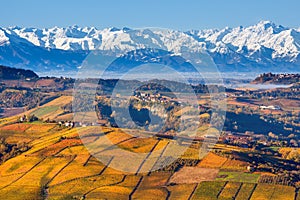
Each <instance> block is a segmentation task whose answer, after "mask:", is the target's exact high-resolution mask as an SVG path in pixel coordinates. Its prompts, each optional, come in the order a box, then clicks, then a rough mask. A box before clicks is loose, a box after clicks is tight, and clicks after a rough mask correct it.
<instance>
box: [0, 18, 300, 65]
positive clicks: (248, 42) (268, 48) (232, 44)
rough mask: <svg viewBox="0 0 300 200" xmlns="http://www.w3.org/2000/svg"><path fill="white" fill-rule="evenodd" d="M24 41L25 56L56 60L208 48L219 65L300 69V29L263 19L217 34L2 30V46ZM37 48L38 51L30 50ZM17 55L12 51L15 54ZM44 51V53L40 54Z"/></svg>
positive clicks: (75, 28)
mask: <svg viewBox="0 0 300 200" xmlns="http://www.w3.org/2000/svg"><path fill="white" fill-rule="evenodd" d="M25 43H26V45H25V46H26V48H27V49H26V50H25V49H23V47H22V49H23V50H24V52H26V51H27V52H29V53H30V52H39V51H40V49H45V50H46V51H51V53H53V52H55V55H56V57H60V56H59V55H57V54H58V53H61V52H63V51H61V50H64V51H68V52H69V53H68V54H72V52H77V53H78V52H85V53H84V54H82V55H85V54H86V53H88V52H89V51H92V50H104V51H110V52H113V53H115V54H122V53H124V52H127V51H131V50H135V49H140V48H156V49H163V50H167V51H171V52H174V53H176V54H180V53H182V52H185V51H191V52H199V51H200V50H206V51H207V52H208V53H210V54H211V56H212V57H213V59H214V60H215V62H216V63H217V65H219V66H236V67H238V66H239V65H240V66H243V67H245V66H250V67H252V66H254V65H257V66H258V67H266V66H268V67H273V66H275V67H280V66H287V65H289V64H293V65H294V66H293V68H295V67H296V68H299V69H300V67H299V66H300V29H292V28H286V27H283V26H281V25H276V24H274V23H272V22H270V21H261V22H259V23H258V24H256V25H253V26H249V27H236V28H228V27H226V28H224V29H221V30H218V29H210V30H193V31H187V32H182V31H175V30H167V29H147V28H144V29H129V28H123V29H119V28H115V27H113V28H106V29H103V30H99V29H97V28H95V27H84V28H82V27H78V26H69V27H66V28H59V27H53V28H45V29H37V28H20V27H9V28H0V47H1V46H2V47H3V48H4V46H7V48H8V46H9V45H10V44H13V45H14V48H15V45H16V44H18V45H21V44H25ZM23 46H24V45H23ZM28 48H29V49H28ZM35 48H40V49H39V50H32V49H35ZM2 51H3V52H6V54H5V55H6V56H8V53H7V52H9V51H8V50H7V49H2ZM17 51H18V50H17V49H16V48H15V49H14V51H13V52H14V56H16V53H17ZM46 51H44V50H43V52H44V53H45V52H46ZM24 52H23V53H24ZM23 53H22V55H23ZM45 54H46V53H45ZM24 56H25V57H24ZM35 56H38V55H35ZM0 57H2V60H3V61H5V59H8V58H7V57H4V55H0ZM71 57H72V61H67V62H64V65H67V64H68V63H70V65H72V63H80V60H76V61H74V60H73V59H74V57H73V56H71ZM83 57H84V56H83ZM83 57H82V56H81V58H83ZM47 59H48V57H47ZM22 60H26V55H23V56H22ZM38 62H39V61H38V60H36V61H35V63H38ZM12 63H13V60H12ZM19 64H22V63H19ZM43 65H47V67H57V66H56V65H59V63H57V62H54V63H51V58H49V60H47V62H44V61H43ZM29 67H30V66H29Z"/></svg>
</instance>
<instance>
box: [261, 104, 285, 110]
mask: <svg viewBox="0 0 300 200" xmlns="http://www.w3.org/2000/svg"><path fill="white" fill-rule="evenodd" d="M259 108H260V109H261V110H281V107H280V106H276V105H270V106H259Z"/></svg>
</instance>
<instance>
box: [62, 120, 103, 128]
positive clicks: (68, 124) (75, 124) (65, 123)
mask: <svg viewBox="0 0 300 200" xmlns="http://www.w3.org/2000/svg"><path fill="white" fill-rule="evenodd" d="M104 123H107V121H104V120H100V121H98V122H88V123H87V122H73V121H59V122H58V125H59V126H61V127H66V128H74V127H87V126H96V125H104Z"/></svg>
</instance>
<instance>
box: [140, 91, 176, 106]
mask: <svg viewBox="0 0 300 200" xmlns="http://www.w3.org/2000/svg"><path fill="white" fill-rule="evenodd" d="M134 96H135V97H136V98H138V99H140V100H142V101H144V102H159V103H172V104H177V103H180V102H178V101H175V100H172V99H171V98H170V97H167V96H163V95H161V94H159V93H153V94H150V93H144V92H136V93H135V94H134Z"/></svg>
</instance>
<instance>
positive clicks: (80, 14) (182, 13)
mask: <svg viewBox="0 0 300 200" xmlns="http://www.w3.org/2000/svg"><path fill="white" fill-rule="evenodd" d="M0 6H1V11H0V19H1V21H0V27H9V26H20V27H37V28H49V27H53V26H58V27H66V26H71V25H78V26H94V27H97V28H99V29H102V28H107V27H119V28H122V27H130V28H144V27H159V28H170V29H176V30H191V29H210V28H218V29H221V28H224V27H227V26H228V27H237V26H249V25H253V24H256V23H258V22H259V21H261V20H270V21H272V22H274V23H276V24H280V25H283V26H286V27H294V28H298V27H300V12H299V10H300V1H299V0H285V1H282V0H194V1H192V0H182V1H179V0H127V1H126V0H123V1H122V0H109V1H105V0H103V1H101V0H85V1H78V3H77V2H76V1H74V0H73V1H71V0H51V1H41V0H27V1H23V0H19V1H17V0H15V1H14V0H10V1H1V3H0Z"/></svg>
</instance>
